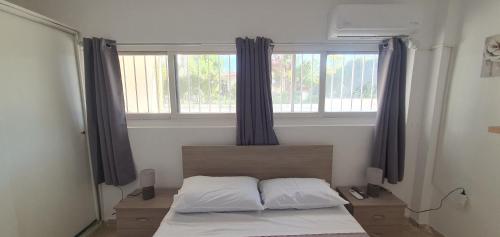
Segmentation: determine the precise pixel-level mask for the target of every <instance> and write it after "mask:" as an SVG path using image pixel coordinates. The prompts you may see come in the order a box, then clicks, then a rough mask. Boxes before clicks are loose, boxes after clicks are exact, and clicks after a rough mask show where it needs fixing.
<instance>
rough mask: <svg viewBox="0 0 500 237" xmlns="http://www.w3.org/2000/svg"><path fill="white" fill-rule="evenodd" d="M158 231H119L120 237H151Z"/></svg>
mask: <svg viewBox="0 0 500 237" xmlns="http://www.w3.org/2000/svg"><path fill="white" fill-rule="evenodd" d="M155 232H156V229H118V236H119V237H151V236H153V235H154V233H155Z"/></svg>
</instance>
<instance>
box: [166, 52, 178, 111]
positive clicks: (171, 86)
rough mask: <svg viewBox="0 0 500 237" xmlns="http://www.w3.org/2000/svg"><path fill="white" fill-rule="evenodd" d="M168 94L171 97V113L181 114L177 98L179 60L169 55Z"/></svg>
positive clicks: (173, 55)
mask: <svg viewBox="0 0 500 237" xmlns="http://www.w3.org/2000/svg"><path fill="white" fill-rule="evenodd" d="M167 67H168V92H169V95H170V113H171V114H178V113H179V99H178V97H177V70H176V68H177V59H176V56H175V54H172V53H168V64H167Z"/></svg>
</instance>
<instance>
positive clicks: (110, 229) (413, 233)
mask: <svg viewBox="0 0 500 237" xmlns="http://www.w3.org/2000/svg"><path fill="white" fill-rule="evenodd" d="M407 226H408V228H407V229H406V230H404V233H403V234H402V235H401V237H442V236H440V235H433V234H430V233H429V232H428V231H426V230H423V229H420V228H418V227H416V226H414V225H411V224H408V225H407ZM92 237H118V235H117V234H116V225H114V224H103V225H101V227H99V229H98V230H97V231H96V232H95V233H94V234H93V235H92Z"/></svg>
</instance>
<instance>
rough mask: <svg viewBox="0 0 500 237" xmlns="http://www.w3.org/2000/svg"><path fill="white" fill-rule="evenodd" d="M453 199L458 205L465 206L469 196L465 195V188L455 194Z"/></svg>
mask: <svg viewBox="0 0 500 237" xmlns="http://www.w3.org/2000/svg"><path fill="white" fill-rule="evenodd" d="M454 201H455V204H456V205H457V206H458V207H465V206H466V205H467V202H468V201H469V197H468V196H467V193H466V192H465V190H463V191H462V192H460V193H458V194H457V195H455V198H454Z"/></svg>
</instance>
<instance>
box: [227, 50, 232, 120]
mask: <svg viewBox="0 0 500 237" xmlns="http://www.w3.org/2000/svg"><path fill="white" fill-rule="evenodd" d="M227 60H228V70H227V71H228V74H227V79H228V83H227V84H228V85H231V84H232V83H231V82H232V80H231V55H228V56H227ZM228 89H229V90H231V87H229V88H228ZM230 95H232V93H231V94H230ZM229 112H233V100H232V96H230V98H229Z"/></svg>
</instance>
